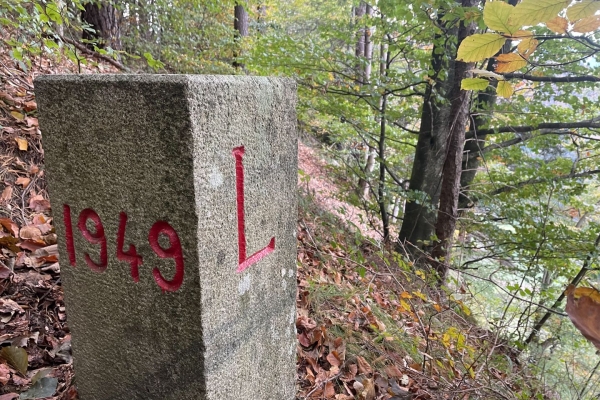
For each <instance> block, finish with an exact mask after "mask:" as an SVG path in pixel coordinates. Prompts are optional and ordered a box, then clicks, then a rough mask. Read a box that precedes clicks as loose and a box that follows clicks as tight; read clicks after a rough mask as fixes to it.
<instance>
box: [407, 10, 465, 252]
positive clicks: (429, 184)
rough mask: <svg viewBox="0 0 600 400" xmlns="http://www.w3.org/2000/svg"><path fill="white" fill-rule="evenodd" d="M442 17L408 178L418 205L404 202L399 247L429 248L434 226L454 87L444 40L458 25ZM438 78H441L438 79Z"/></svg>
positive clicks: (451, 47) (449, 47) (452, 50)
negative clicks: (430, 83)
mask: <svg viewBox="0 0 600 400" xmlns="http://www.w3.org/2000/svg"><path fill="white" fill-rule="evenodd" d="M442 17H443V15H440V16H439V18H438V23H439V24H440V26H442V27H443V28H444V30H445V32H444V34H440V35H436V38H435V44H434V47H433V51H432V55H431V69H432V70H433V71H434V76H431V77H430V78H431V79H432V80H433V81H434V82H435V85H428V86H427V88H426V90H425V96H424V100H423V108H422V110H421V125H420V128H419V138H418V140H417V147H416V150H415V158H414V161H413V165H412V172H411V176H410V185H409V190H411V191H416V192H418V193H419V194H418V195H419V197H420V199H419V201H418V202H417V201H414V200H412V201H407V202H406V204H405V206H404V219H403V221H402V227H401V228H400V233H399V235H398V242H399V243H400V244H402V243H404V242H409V243H411V244H412V245H414V246H416V247H418V248H421V249H424V248H427V247H429V246H428V245H426V244H425V241H429V240H430V238H431V236H432V234H433V228H434V226H435V221H436V211H435V209H436V208H437V206H438V202H439V196H440V189H441V177H442V168H443V166H444V159H445V155H446V146H447V139H448V121H449V120H450V119H451V113H450V112H451V105H450V102H449V100H448V99H450V97H449V94H450V92H451V89H452V88H453V86H454V85H455V82H454V67H455V61H454V59H455V58H456V49H457V45H456V44H452V41H448V42H446V40H447V38H451V37H454V36H456V35H457V34H458V26H444V24H448V23H447V22H445V21H444V20H443V18H442ZM440 75H442V76H443V78H440ZM459 85H460V83H459Z"/></svg>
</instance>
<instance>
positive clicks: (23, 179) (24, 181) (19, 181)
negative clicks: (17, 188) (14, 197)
mask: <svg viewBox="0 0 600 400" xmlns="http://www.w3.org/2000/svg"><path fill="white" fill-rule="evenodd" d="M29 182H31V179H30V178H27V177H25V176H21V177H19V178H17V180H16V181H15V184H17V185H21V186H22V187H27V185H29Z"/></svg>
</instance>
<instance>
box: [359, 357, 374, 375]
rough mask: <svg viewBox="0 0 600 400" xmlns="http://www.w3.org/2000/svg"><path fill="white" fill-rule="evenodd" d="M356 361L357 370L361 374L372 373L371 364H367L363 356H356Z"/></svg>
mask: <svg viewBox="0 0 600 400" xmlns="http://www.w3.org/2000/svg"><path fill="white" fill-rule="evenodd" d="M356 363H357V364H358V372H359V373H361V374H371V373H373V369H372V368H371V366H370V365H369V363H368V362H367V360H365V359H364V358H363V357H361V356H357V357H356Z"/></svg>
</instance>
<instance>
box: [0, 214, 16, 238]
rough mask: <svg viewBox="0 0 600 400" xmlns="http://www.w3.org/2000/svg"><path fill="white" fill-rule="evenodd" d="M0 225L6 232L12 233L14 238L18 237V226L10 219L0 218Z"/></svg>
mask: <svg viewBox="0 0 600 400" xmlns="http://www.w3.org/2000/svg"><path fill="white" fill-rule="evenodd" d="M0 225H2V226H3V227H4V229H6V231H7V232H10V233H12V235H13V236H14V237H18V236H19V226H18V225H17V224H16V223H15V222H14V221H13V220H11V219H10V218H0Z"/></svg>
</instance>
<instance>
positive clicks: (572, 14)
mask: <svg viewBox="0 0 600 400" xmlns="http://www.w3.org/2000/svg"><path fill="white" fill-rule="evenodd" d="M598 10H600V1H598V0H584V1H582V2H581V3H575V4H573V5H572V6H571V7H569V8H567V18H569V21H571V22H575V21H577V20H578V19H582V18H587V17H591V16H592V15H594V14H596V11H598Z"/></svg>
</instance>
